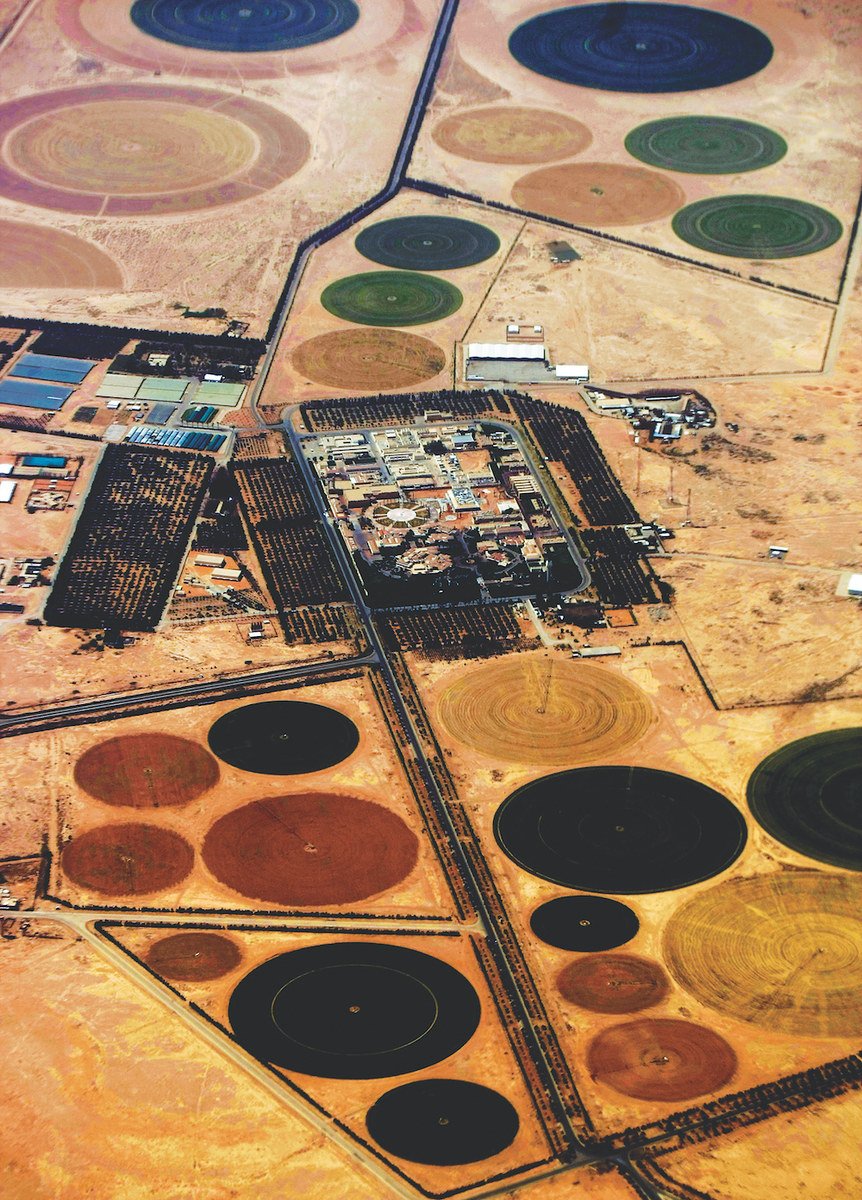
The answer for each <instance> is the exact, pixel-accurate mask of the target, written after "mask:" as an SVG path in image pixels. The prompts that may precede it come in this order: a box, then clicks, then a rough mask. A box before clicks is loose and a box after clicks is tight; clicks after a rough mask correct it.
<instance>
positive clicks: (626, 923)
mask: <svg viewBox="0 0 862 1200" xmlns="http://www.w3.org/2000/svg"><path fill="white" fill-rule="evenodd" d="M530 928H531V929H532V931H533V933H534V934H535V935H536V937H537V938H540V939H541V940H542V941H543V942H545V943H547V945H549V946H556V947H558V949H560V950H578V951H580V952H581V953H584V952H587V953H589V952H595V951H597V950H613V949H615V948H616V947H617V946H623V945H625V943H626V942H630V941H631V940H632V938H633V937H634V936H635V934H636V933H637V931H638V929H639V928H640V921H639V920H638V918H637V914H636V913H634V912H632V910H631V909H630V908H629V906H628V905H627V904H621V903H620V902H619V900H611V898H610V897H609V896H557V897H555V899H553V900H547V901H545V903H544V904H540V905H539V907H538V908H537V909H536V910H535V912H534V913H533V915H532V916H531V917H530Z"/></svg>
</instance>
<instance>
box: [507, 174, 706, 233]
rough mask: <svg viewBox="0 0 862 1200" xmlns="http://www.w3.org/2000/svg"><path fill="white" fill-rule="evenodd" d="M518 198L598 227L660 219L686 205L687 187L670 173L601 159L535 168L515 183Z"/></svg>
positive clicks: (523, 204)
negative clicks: (666, 173)
mask: <svg viewBox="0 0 862 1200" xmlns="http://www.w3.org/2000/svg"><path fill="white" fill-rule="evenodd" d="M512 198H513V199H514V201H515V203H516V204H517V205H518V207H519V208H523V209H526V210H527V211H528V212H537V213H542V214H543V215H544V216H546V217H556V218H557V219H558V220H560V221H569V222H571V224H573V225H585V226H588V227H592V228H598V229H601V228H604V227H605V226H606V225H643V224H645V223H646V222H648V221H658V220H660V219H661V218H662V217H669V216H671V215H672V214H673V213H675V212H676V211H677V209H679V208H681V207H682V206H683V204H685V193H684V192H683V190H682V188H681V187H680V186H679V184H677V183H675V182H674V181H673V180H672V179H669V178H668V177H667V176H666V175H662V174H661V173H660V172H658V171H649V170H647V169H646V168H645V167H623V166H618V165H617V164H616V163H601V162H585V163H564V164H563V165H562V166H558V167H543V168H542V169H541V170H539V171H531V172H530V174H529V175H523V176H522V177H521V178H520V179H519V180H518V181H517V183H516V184H515V186H514V187H513V188H512Z"/></svg>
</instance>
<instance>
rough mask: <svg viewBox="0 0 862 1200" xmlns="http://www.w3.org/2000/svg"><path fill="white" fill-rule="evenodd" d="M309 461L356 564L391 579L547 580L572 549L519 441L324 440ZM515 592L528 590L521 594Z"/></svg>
mask: <svg viewBox="0 0 862 1200" xmlns="http://www.w3.org/2000/svg"><path fill="white" fill-rule="evenodd" d="M305 451H306V453H307V455H308V457H309V458H310V460H311V462H312V464H313V466H314V468H315V470H316V471H317V475H318V477H319V479H320V482H321V486H322V488H323V491H324V493H325V495H326V497H327V499H328V502H329V505H330V508H331V511H332V513H333V515H334V516H335V518H336V519H337V520H338V523H339V527H340V529H341V531H342V534H343V536H344V537H345V540H346V542H347V545H348V548H349V550H350V551H351V553H352V554H354V555H356V554H359V555H360V556H361V557H362V559H363V560H364V561H365V562H366V563H368V564H370V565H373V566H375V567H376V568H377V569H379V570H380V571H382V572H384V573H385V574H388V575H395V576H399V575H402V576H408V575H409V576H417V575H432V574H435V573H440V572H444V571H447V570H450V569H451V568H453V567H457V568H467V569H468V570H470V571H472V572H473V574H474V575H475V576H476V577H477V578H478V579H480V580H482V581H486V582H492V583H493V584H495V585H506V584H512V585H515V584H519V583H520V584H526V583H528V582H529V581H530V580H532V581H533V583H534V584H536V583H537V579H536V577H537V576H538V577H539V580H538V582H541V580H542V579H544V578H545V577H547V573H548V555H549V548H551V547H560V548H562V549H565V547H566V540H565V537H564V535H563V533H562V531H561V530H560V528H559V525H558V523H557V520H556V518H555V517H554V515H553V513H552V512H551V511H550V509H549V508H548V505H547V503H546V501H545V499H544V497H543V494H542V491H541V487H540V485H539V483H538V481H537V480H536V477H535V475H534V474H533V471H532V469H531V467H530V465H529V463H528V462H527V460H526V458H525V457H524V454H523V452H522V450H521V448H520V447H519V445H518V443H517V441H516V439H515V437H514V435H513V434H512V433H510V432H508V431H506V430H503V429H498V428H495V427H494V426H491V425H484V424H482V423H480V422H459V421H456V420H450V421H449V422H435V423H434V424H433V425H430V424H424V425H421V426H412V427H401V428H392V429H378V430H368V431H365V432H352V433H343V434H320V435H317V436H315V437H309V438H306V439H305ZM515 590H516V591H517V590H519V589H518V588H517V587H516V588H515Z"/></svg>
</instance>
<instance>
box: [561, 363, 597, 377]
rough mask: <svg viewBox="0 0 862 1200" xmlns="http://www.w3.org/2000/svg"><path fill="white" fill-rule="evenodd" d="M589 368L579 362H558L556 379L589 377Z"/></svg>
mask: <svg viewBox="0 0 862 1200" xmlns="http://www.w3.org/2000/svg"><path fill="white" fill-rule="evenodd" d="M589 377H590V368H589V367H588V366H587V365H586V364H584V365H583V366H582V365H580V364H579V363H560V365H559V366H558V367H557V378H558V379H589Z"/></svg>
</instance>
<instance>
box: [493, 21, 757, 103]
mask: <svg viewBox="0 0 862 1200" xmlns="http://www.w3.org/2000/svg"><path fill="white" fill-rule="evenodd" d="M509 51H510V53H511V54H512V55H513V56H514V57H515V58H516V59H517V60H518V62H519V63H521V65H522V66H524V67H527V68H528V69H529V70H531V71H535V72H537V73H538V74H539V75H545V76H547V77H548V78H549V79H557V80H559V81H560V82H562V83H573V84H577V85H578V86H579V87H588V88H599V89H601V90H602V91H608V92H691V91H700V90H701V89H702V88H711V87H721V86H722V85H724V84H727V83H734V82H736V80H738V79H747V78H748V76H750V75H754V74H755V73H756V72H757V71H761V70H763V68H764V67H765V66H766V65H767V63H768V62H769V61H770V59H771V58H772V43H771V42H770V40H769V38H768V37H767V36H766V34H764V33H761V31H760V30H759V29H757V28H755V27H754V26H753V25H749V24H748V23H747V22H745V21H740V20H738V19H737V18H736V17H731V16H728V15H727V14H726V13H721V12H714V11H712V10H711V9H706V8H691V7H689V6H688V5H686V4H655V3H638V4H619V3H611V4H583V5H577V6H574V7H571V8H556V9H553V10H552V11H550V12H543V13H540V14H539V15H538V16H535V17H532V18H531V19H530V20H529V21H525V22H524V23H523V24H522V25H519V26H518V28H517V29H516V30H515V32H514V33H513V34H512V36H511V37H510V38H509Z"/></svg>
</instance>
